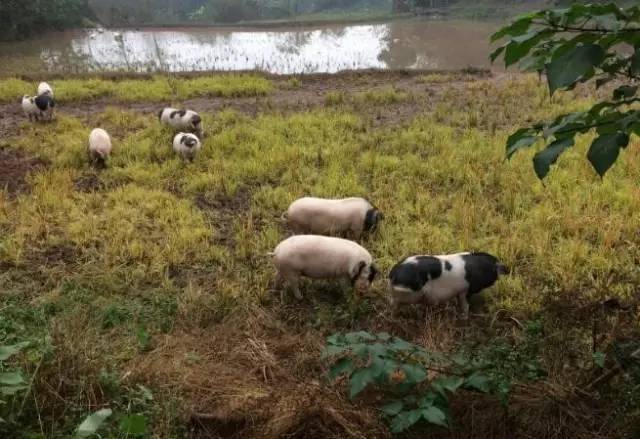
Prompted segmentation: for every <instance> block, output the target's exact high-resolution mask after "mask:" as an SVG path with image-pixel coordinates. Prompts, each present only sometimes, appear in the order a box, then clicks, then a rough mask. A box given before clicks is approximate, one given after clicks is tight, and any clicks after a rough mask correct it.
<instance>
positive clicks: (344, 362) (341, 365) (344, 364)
mask: <svg viewBox="0 0 640 439" xmlns="http://www.w3.org/2000/svg"><path fill="white" fill-rule="evenodd" d="M351 371H353V361H352V360H351V358H343V359H341V360H340V361H338V362H337V363H336V364H334V365H333V366H332V367H331V369H329V380H331V381H333V380H335V379H336V378H338V377H339V376H340V375H342V374H343V373H347V374H350V373H351Z"/></svg>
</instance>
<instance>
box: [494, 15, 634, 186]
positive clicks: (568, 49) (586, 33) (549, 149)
mask: <svg viewBox="0 0 640 439" xmlns="http://www.w3.org/2000/svg"><path fill="white" fill-rule="evenodd" d="M503 38H507V41H506V42H505V43H504V44H503V45H502V46H500V47H498V48H497V49H496V50H495V51H494V52H493V53H492V54H491V60H492V61H495V60H496V59H497V58H498V57H499V56H503V60H504V64H505V66H506V67H509V66H511V65H514V64H516V63H519V67H520V68H521V69H522V70H525V71H538V72H540V73H544V74H546V77H547V82H548V87H549V91H550V92H551V94H553V93H554V92H556V91H557V90H570V89H573V88H574V87H576V86H577V85H578V84H580V83H586V82H589V81H594V82H595V86H596V88H600V87H602V86H603V85H605V84H607V83H609V82H611V81H616V85H617V86H616V88H615V89H614V90H613V92H612V97H611V99H610V100H606V101H603V102H600V103H598V104H596V105H594V106H593V107H592V108H591V109H589V110H587V111H581V112H575V113H570V114H565V115H562V116H559V117H557V118H555V119H554V120H552V121H549V122H541V123H537V124H535V125H533V126H532V127H528V128H522V129H520V130H518V131H516V132H515V133H513V134H512V135H511V136H510V137H509V139H508V140H507V157H508V158H511V156H513V154H515V153H516V152H517V151H518V150H520V149H523V148H526V147H530V146H532V145H534V144H535V143H537V142H538V141H539V140H543V141H544V142H545V143H546V148H544V149H542V150H541V151H539V152H538V153H537V154H536V155H535V157H534V159H533V165H534V169H535V172H536V174H537V175H538V177H539V178H541V179H542V178H544V177H545V176H546V175H547V174H548V173H549V170H550V167H551V165H553V164H554V163H555V162H556V161H557V160H558V157H560V155H561V154H562V153H563V152H564V151H566V150H567V149H568V148H571V147H572V146H573V145H574V144H575V137H576V135H577V134H584V133H588V132H590V131H592V130H594V129H595V130H596V133H597V136H596V138H595V139H594V140H593V142H592V143H591V147H590V149H589V152H588V154H587V158H588V160H589V162H591V164H592V166H593V167H594V169H595V170H596V172H597V173H598V174H599V175H600V176H604V174H605V173H606V172H607V171H608V170H609V168H611V166H612V165H613V164H614V163H615V161H616V160H617V158H618V156H619V154H620V150H621V149H624V148H626V147H627V145H628V144H629V141H630V136H631V134H633V133H635V134H636V135H637V134H640V109H638V106H637V105H636V104H637V103H638V102H639V101H640V97H638V82H639V81H640V7H639V6H633V7H630V8H626V9H623V8H621V7H619V6H617V5H615V4H614V3H608V4H586V5H585V4H581V3H574V4H572V5H571V7H569V8H565V9H546V10H542V11H538V12H533V13H530V14H527V15H524V16H521V17H519V18H518V19H516V20H515V21H514V22H513V23H511V24H510V25H508V26H506V27H503V28H502V29H500V30H499V31H498V32H496V33H495V34H494V35H493V36H492V38H491V40H492V42H496V41H498V40H501V39H503ZM629 48H630V49H629ZM625 49H629V50H625Z"/></svg>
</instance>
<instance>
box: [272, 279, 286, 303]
mask: <svg viewBox="0 0 640 439" xmlns="http://www.w3.org/2000/svg"><path fill="white" fill-rule="evenodd" d="M274 288H275V289H276V291H278V290H280V302H281V303H284V295H285V293H286V289H285V288H284V277H283V276H282V274H281V273H280V271H278V273H277V274H276V281H275V285H274Z"/></svg>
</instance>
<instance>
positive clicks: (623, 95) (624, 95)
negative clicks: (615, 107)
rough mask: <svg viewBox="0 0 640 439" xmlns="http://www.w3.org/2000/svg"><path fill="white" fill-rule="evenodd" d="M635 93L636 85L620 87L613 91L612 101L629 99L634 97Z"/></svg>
mask: <svg viewBox="0 0 640 439" xmlns="http://www.w3.org/2000/svg"><path fill="white" fill-rule="evenodd" d="M637 91H638V86H637V85H621V86H620V87H618V88H616V89H615V90H614V91H613V99H615V100H620V99H629V98H632V97H634V96H635V95H636V92H637Z"/></svg>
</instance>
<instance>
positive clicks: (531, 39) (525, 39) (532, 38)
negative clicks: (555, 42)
mask: <svg viewBox="0 0 640 439" xmlns="http://www.w3.org/2000/svg"><path fill="white" fill-rule="evenodd" d="M548 35H549V32H548V31H545V30H543V31H541V30H539V29H536V30H532V31H531V32H528V33H526V34H524V35H521V36H519V37H515V38H513V39H512V40H511V41H510V42H509V44H507V48H506V50H505V53H504V65H505V67H509V66H511V65H513V64H515V63H516V62H518V61H520V60H521V59H522V58H524V57H525V56H526V55H527V54H528V53H529V52H530V51H531V49H532V48H533V47H534V46H535V45H536V44H537V43H538V42H539V41H540V40H541V39H543V38H544V37H546V36H548Z"/></svg>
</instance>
